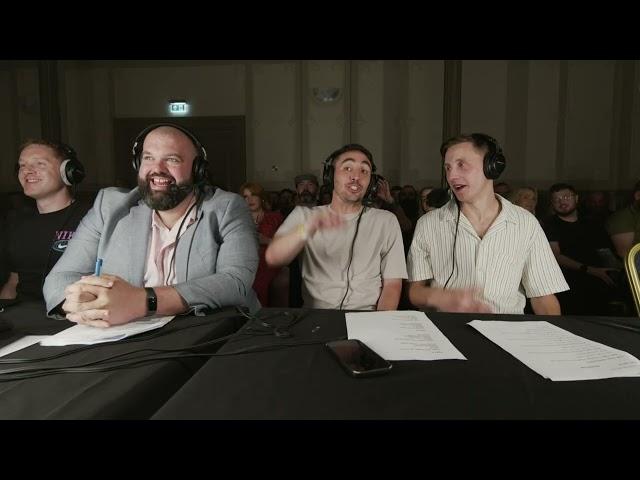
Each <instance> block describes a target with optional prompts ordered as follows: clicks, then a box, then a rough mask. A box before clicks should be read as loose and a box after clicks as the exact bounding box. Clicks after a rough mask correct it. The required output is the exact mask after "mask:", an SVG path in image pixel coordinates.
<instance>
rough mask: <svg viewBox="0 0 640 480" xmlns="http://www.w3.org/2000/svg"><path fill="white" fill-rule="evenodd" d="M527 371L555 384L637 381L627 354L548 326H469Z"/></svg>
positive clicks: (638, 368) (639, 370) (638, 365)
mask: <svg viewBox="0 0 640 480" xmlns="http://www.w3.org/2000/svg"><path fill="white" fill-rule="evenodd" d="M469 325H471V326H472V327H473V328H475V329H476V330H478V331H479V332H480V333H482V334H483V335H484V336H485V337H487V338H488V339H489V340H491V341H492V342H494V343H496V344H497V345H498V346H500V347H501V348H503V349H504V350H506V351H507V352H509V353H510V354H511V355H513V356H514V357H516V358H517V359H518V360H520V361H521V362H522V363H524V364H525V365H526V366H527V367H529V368H530V369H532V370H533V371H535V372H536V373H538V374H540V375H542V376H543V377H544V378H549V379H551V380H555V381H567V380H596V379H601V378H614V377H639V376H640V360H638V359H637V358H636V357H634V356H633V355H631V354H630V353H627V352H624V351H622V350H617V349H615V348H612V347H609V346H607V345H603V344H601V343H598V342H594V341H592V340H587V339H586V338H583V337H580V336H578V335H574V334H573V333H571V332H568V331H566V330H564V329H562V328H560V327H557V326H555V325H553V324H551V323H549V322H543V321H526V322H502V321H493V320H492V321H481V320H473V321H472V322H469Z"/></svg>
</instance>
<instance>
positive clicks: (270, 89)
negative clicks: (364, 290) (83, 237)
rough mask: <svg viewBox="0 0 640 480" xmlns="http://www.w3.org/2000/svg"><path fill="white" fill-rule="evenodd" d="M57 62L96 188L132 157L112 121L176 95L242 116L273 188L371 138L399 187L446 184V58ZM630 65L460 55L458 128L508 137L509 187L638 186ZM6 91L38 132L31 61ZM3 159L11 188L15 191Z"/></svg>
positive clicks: (205, 109) (23, 123)
mask: <svg viewBox="0 0 640 480" xmlns="http://www.w3.org/2000/svg"><path fill="white" fill-rule="evenodd" d="M60 65H61V71H62V72H61V93H60V99H61V104H62V106H61V107H62V110H63V111H62V112H61V117H62V121H63V125H62V132H63V137H66V138H65V139H66V140H67V141H69V143H71V144H72V145H73V146H74V147H75V148H76V150H78V154H79V156H80V157H81V159H82V160H83V161H84V162H85V163H86V164H87V166H88V169H87V170H88V178H87V181H86V187H88V188H93V187H97V186H103V185H109V184H112V183H113V181H114V169H113V165H114V164H115V163H114V162H116V161H123V160H122V159H115V158H113V155H114V153H113V131H112V128H113V119H114V118H119V117H162V116H165V115H166V111H165V109H166V106H167V102H168V101H169V100H171V99H180V98H185V99H187V100H188V101H189V102H190V104H191V106H192V110H191V114H192V115H195V116H218V115H219V116H244V117H245V127H246V132H245V137H246V154H247V155H246V160H247V179H248V180H254V181H258V182H260V183H262V184H263V185H264V186H265V187H266V188H267V189H280V188H284V187H292V186H293V177H294V176H295V175H297V174H298V173H301V172H312V173H315V174H316V175H318V176H320V175H321V166H322V161H323V160H324V159H325V158H326V156H327V155H328V154H329V153H330V152H331V151H332V150H334V149H336V148H338V147H340V146H342V145H343V144H345V143H347V142H357V143H362V144H363V145H365V146H366V147H367V148H369V149H370V150H371V151H372V153H373V155H374V158H375V160H376V164H377V166H378V169H379V172H380V173H382V174H383V175H385V176H387V177H388V178H389V179H390V180H391V182H392V183H394V184H401V185H402V184H405V183H411V184H413V185H415V186H416V187H417V188H419V187H421V186H424V185H427V184H437V183H438V182H439V180H440V159H439V153H438V147H439V145H440V143H441V141H442V115H443V112H442V105H443V98H444V94H445V90H444V85H443V82H444V62H443V61H438V60H430V61H422V60H421V61H417V60H414V61H405V60H402V61H398V60H394V61H382V60H354V61H347V60H323V61H316V60H308V61H296V60H292V61H266V60H261V61H231V60H230V61H201V62H197V61H184V62H178V61H176V62H172V61H149V62H133V61H125V62H117V61H108V62H107V61H104V62H102V61H92V62H86V61H85V62H83V61H65V62H60ZM621 65H622V64H620V62H616V61H559V60H552V61H538V60H536V61H523V60H518V61H503V60H491V61H483V60H470V61H463V62H462V93H461V130H462V131H465V132H472V131H482V132H486V133H489V134H491V135H493V136H495V137H496V138H497V139H498V140H499V141H500V142H501V143H502V145H503V147H504V150H505V153H506V155H507V158H508V162H509V163H508V166H507V170H506V172H505V175H504V179H505V180H506V181H509V182H510V183H513V184H530V185H533V186H536V187H539V188H548V186H549V185H550V184H551V183H554V182H556V181H561V180H562V181H568V182H571V183H574V184H575V185H576V187H578V188H611V189H615V188H629V186H630V184H632V183H633V180H635V178H637V177H639V176H640V162H638V158H639V157H640V90H639V89H640V62H639V61H634V62H632V63H631V64H630V63H627V64H624V68H621ZM621 75H622V77H621ZM620 85H627V86H629V87H628V88H627V87H625V90H624V91H622V90H621V87H620ZM329 86H331V87H339V88H341V95H340V97H339V98H338V100H337V101H336V102H333V103H329V104H321V103H319V102H318V101H316V100H314V98H313V96H312V89H313V88H314V87H329ZM0 92H6V95H2V96H0V98H1V100H0V127H2V128H1V129H0V141H2V142H3V145H5V146H8V147H10V148H13V147H14V146H17V145H18V143H20V141H22V140H23V139H24V138H26V137H27V136H38V135H39V134H40V116H39V106H38V96H39V91H38V72H37V68H36V66H35V62H31V63H23V64H20V63H19V62H18V63H17V64H16V62H0ZM625 102H626V103H625ZM625 105H626V109H625V108H623V107H624V106H625ZM10 148H9V149H7V150H6V151H9V150H10ZM14 160H15V159H13V158H11V159H10V162H9V163H11V165H12V164H13V161H14ZM3 163H4V165H3V167H2V172H3V173H4V175H3V176H2V177H3V178H2V180H1V182H2V183H1V186H2V188H3V189H4V190H9V189H15V187H16V184H15V183H14V182H13V180H12V178H10V177H11V175H8V174H10V173H11V172H10V168H9V167H8V166H7V165H8V163H7V162H3ZM11 168H12V167H11Z"/></svg>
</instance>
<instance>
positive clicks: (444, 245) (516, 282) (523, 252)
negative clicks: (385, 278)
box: [407, 195, 569, 313]
mask: <svg viewBox="0 0 640 480" xmlns="http://www.w3.org/2000/svg"><path fill="white" fill-rule="evenodd" d="M496 198H497V199H498V200H499V201H500V202H501V204H502V209H501V211H500V213H499V214H498V216H497V217H496V219H495V220H494V222H493V224H491V227H490V228H489V230H488V231H487V233H486V234H485V235H484V237H483V238H482V239H481V238H480V237H479V236H478V234H477V233H476V231H475V230H474V228H473V226H472V225H471V222H469V220H468V219H467V217H465V215H464V213H460V225H459V227H458V238H457V240H456V249H455V250H456V251H455V268H454V266H453V243H454V235H455V231H456V220H457V216H458V207H457V206H456V202H455V199H452V200H450V201H449V202H448V203H447V204H446V205H444V206H443V207H442V208H439V209H437V210H432V211H431V212H428V213H426V214H424V215H423V216H422V217H420V219H419V220H418V223H417V224H416V229H415V232H414V235H413V241H412V242H411V249H410V250H409V255H408V257H407V267H408V274H409V281H410V282H416V281H422V280H430V279H433V282H432V284H431V285H432V286H434V287H441V288H442V287H443V286H444V285H445V283H446V282H447V279H448V278H449V276H450V275H451V272H452V269H453V270H454V271H453V275H452V276H451V280H449V283H448V284H447V289H449V288H478V289H480V291H481V297H480V298H479V299H480V300H482V301H484V302H486V303H487V304H489V305H490V306H491V307H492V309H493V311H494V312H495V313H523V311H524V306H525V303H526V298H525V295H526V297H529V298H531V297H541V296H544V295H549V294H552V293H557V292H562V291H565V290H569V286H568V285H567V282H566V281H565V279H564V275H563V274H562V271H561V270H560V267H559V266H558V262H557V261H556V259H555V257H554V255H553V252H552V251H551V247H550V246H549V242H548V241H547V238H546V236H545V234H544V232H543V230H542V228H541V227H540V224H539V223H538V220H537V219H536V218H535V217H534V216H533V215H532V214H531V213H529V212H528V211H526V210H525V209H524V208H521V207H518V206H516V205H513V204H512V203H511V202H509V201H508V200H506V199H504V198H502V197H501V196H500V195H496Z"/></svg>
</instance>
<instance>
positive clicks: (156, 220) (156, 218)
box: [151, 199, 197, 234]
mask: <svg viewBox="0 0 640 480" xmlns="http://www.w3.org/2000/svg"><path fill="white" fill-rule="evenodd" d="M194 203H195V199H194V201H193V202H191V203H190V204H189V206H188V207H187V210H186V211H185V212H184V214H183V215H182V216H181V217H180V218H179V219H178V221H177V222H176V223H175V224H174V225H173V227H172V228H171V229H169V228H167V226H166V225H165V224H164V222H163V221H162V219H161V218H160V215H158V211H157V210H154V211H153V214H152V215H151V226H152V227H153V228H158V229H160V230H165V231H167V232H169V233H174V232H175V233H176V234H177V233H178V229H179V228H180V225H182V230H183V231H184V230H185V229H186V228H187V227H188V226H189V225H191V224H192V223H193V222H194V221H195V219H196V215H197V213H196V210H197V208H191V207H192V206H193V204H194ZM187 213H188V214H189V219H188V220H186V221H185V222H184V223H183V220H185V217H186V216H187Z"/></svg>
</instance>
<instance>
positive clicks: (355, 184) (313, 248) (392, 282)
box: [266, 144, 407, 310]
mask: <svg viewBox="0 0 640 480" xmlns="http://www.w3.org/2000/svg"><path fill="white" fill-rule="evenodd" d="M374 171H375V165H374V163H373V158H372V155H371V153H370V152H369V151H368V150H367V149H366V148H364V147H363V146H361V145H357V144H351V145H345V146H344V147H342V148H340V149H338V150H336V151H335V152H333V153H332V154H331V155H330V156H329V157H328V158H327V160H326V161H325V164H324V174H323V180H324V183H325V185H327V186H328V187H330V188H332V189H333V192H332V199H331V204H329V205H323V206H319V207H314V208H308V207H301V206H298V207H296V208H295V209H294V210H293V211H292V212H291V214H289V216H288V217H287V219H286V220H285V222H284V223H283V224H282V225H281V226H280V228H279V229H278V231H277V232H276V234H275V236H274V238H273V241H272V242H271V244H270V245H269V247H268V248H267V251H266V261H267V263H268V264H269V265H272V266H281V265H287V264H289V263H290V262H291V261H292V260H293V259H294V258H295V257H296V256H297V255H298V254H300V252H302V259H303V261H302V297H303V300H304V306H305V307H311V308H327V309H346V310H395V309H397V308H398V303H399V301H400V293H401V290H402V279H403V278H407V268H406V262H405V258H404V250H403V245H402V234H401V232H400V226H399V224H398V220H397V219H396V217H395V215H393V214H392V213H390V212H387V211H385V210H379V209H375V208H370V207H365V206H363V200H365V198H367V196H368V194H369V193H370V191H371V189H372V186H373V185H372V183H373V182H375V181H377V179H376V177H375V176H373V175H372V173H373V172H374Z"/></svg>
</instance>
